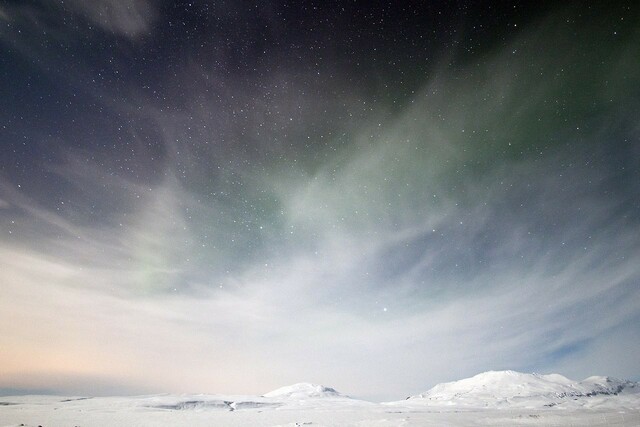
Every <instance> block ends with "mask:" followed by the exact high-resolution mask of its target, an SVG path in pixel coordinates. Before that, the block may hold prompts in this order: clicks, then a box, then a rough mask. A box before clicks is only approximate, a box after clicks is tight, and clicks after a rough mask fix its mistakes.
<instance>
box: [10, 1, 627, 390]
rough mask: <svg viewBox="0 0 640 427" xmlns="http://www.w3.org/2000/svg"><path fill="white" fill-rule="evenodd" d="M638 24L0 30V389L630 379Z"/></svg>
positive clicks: (265, 16) (245, 12)
mask: <svg viewBox="0 0 640 427" xmlns="http://www.w3.org/2000/svg"><path fill="white" fill-rule="evenodd" d="M507 3H509V4H507ZM603 3H604V2H603ZM639 9H640V8H639V6H638V5H637V4H635V3H634V2H631V1H629V2H613V3H607V4H606V5H604V4H603V5H591V6H586V5H585V4H582V3H577V2H576V3H571V2H569V3H567V4H564V5H562V6H559V5H557V4H556V5H554V3H553V2H549V3H545V2H536V3H535V5H533V2H532V3H531V4H529V3H526V2H524V3H523V2H513V3H510V2H505V4H502V5H501V6H497V5H495V4H493V3H492V2H457V3H456V7H452V6H451V4H445V3H444V2H443V3H439V2H428V4H426V5H425V4H422V3H420V2H406V3H394V2H388V3H385V4H376V5H375V6H372V5H367V4H364V3H362V4H361V2H318V3H316V2H296V3H290V4H289V3H285V2H215V1H205V0H194V1H192V2H176V3H174V4H172V5H168V3H167V2H157V1H153V0H131V1H118V0H99V1H95V2H84V1H81V0H67V1H64V2H63V1H62V0H57V1H54V0H52V1H17V2H13V1H6V2H2V3H0V52H1V54H0V72H1V73H2V79H1V83H0V124H1V127H0V289H1V290H2V297H1V298H0V347H1V348H2V351H0V389H2V390H9V391H12V392H14V393H15V392H16V391H21V390H45V391H55V392H60V393H84V394H109V393H117V394H126V393H147V392H164V391H167V392H208V393H217V392H230V393H261V392H266V391H268V390H270V389H273V388H276V387H279V386H282V385H286V384H289V383H295V382H300V381H311V382H316V383H320V384H326V385H329V386H332V387H336V388H337V389H339V390H343V391H344V392H346V393H349V394H352V395H357V396H362V397H370V398H390V399H391V398H402V397H404V396H402V395H400V393H407V392H412V393H418V392H421V391H423V390H425V389H427V388H428V387H430V386H431V385H433V384H435V383H437V382H440V381H450V380H454V379H458V378H463V377H465V376H470V375H473V374H476V373H478V372H481V371H486V370H490V369H515V370H520V371H537V372H560V373H562V374H564V375H567V376H569V377H576V378H582V377H586V376H589V375H595V374H598V375H612V376H618V377H623V378H632V379H633V378H636V379H637V378H638V375H639V372H638V365H637V362H638V359H637V355H638V352H640V262H638V260H639V259H640V143H639V141H638V136H639V134H640V128H639V127H638V118H639V117H640V114H639V113H640V109H639V107H640V89H639V88H640V25H639Z"/></svg>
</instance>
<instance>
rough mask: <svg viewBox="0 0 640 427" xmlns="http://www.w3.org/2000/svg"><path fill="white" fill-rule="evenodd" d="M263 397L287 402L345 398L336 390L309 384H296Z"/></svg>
mask: <svg viewBox="0 0 640 427" xmlns="http://www.w3.org/2000/svg"><path fill="white" fill-rule="evenodd" d="M264 397H270V398H280V399H287V400H306V399H322V398H336V397H342V398H347V396H345V395H343V394H340V393H338V392H337V391H336V390H334V389H332V388H330V387H325V386H322V385H317V384H311V383H298V384H293V385H290V386H286V387H280V388H279V389H276V390H273V391H270V392H269V393H265V394H264Z"/></svg>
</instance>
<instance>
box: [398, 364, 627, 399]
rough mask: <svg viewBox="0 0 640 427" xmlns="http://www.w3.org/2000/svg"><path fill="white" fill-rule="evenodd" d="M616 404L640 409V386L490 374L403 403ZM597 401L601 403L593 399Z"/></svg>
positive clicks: (607, 380)
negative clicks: (613, 401) (609, 401)
mask: <svg viewBox="0 0 640 427" xmlns="http://www.w3.org/2000/svg"><path fill="white" fill-rule="evenodd" d="M619 395H620V397H623V398H624V397H629V399H616V400H618V401H619V402H620V401H624V402H625V403H627V404H628V403H631V404H632V405H633V406H636V405H637V406H640V384H638V383H635V382H631V381H624V380H618V379H615V378H610V377H589V378H587V379H585V380H584V381H579V382H577V381H573V380H570V379H568V378H566V377H564V376H562V375H559V374H548V375H541V374H525V373H521V372H515V371H489V372H484V373H482V374H478V375H476V376H474V377H471V378H466V379H463V380H459V381H453V382H448V383H442V384H438V385H436V386H435V387H433V388H432V389H430V390H429V391H427V392H425V393H421V394H419V395H416V396H411V397H409V398H408V399H407V401H406V403H410V404H426V405H446V406H466V407H500V406H512V405H519V406H527V407H543V406H555V405H560V404H565V403H567V402H570V404H573V405H576V404H578V405H583V406H584V405H589V406H591V405H593V404H603V403H604V400H606V399H604V400H603V399H602V398H605V397H612V396H619ZM596 398H600V399H596Z"/></svg>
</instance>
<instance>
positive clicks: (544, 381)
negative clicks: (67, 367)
mask: <svg viewBox="0 0 640 427" xmlns="http://www.w3.org/2000/svg"><path fill="white" fill-rule="evenodd" d="M21 425H22V426H34V427H35V426H43V427H58V426H59V427H62V426H64V427H73V426H78V427H91V426H101V427H102V426H189V427H193V426H291V427H293V426H305V425H306V426H520V425H540V426H571V425H573V426H640V387H639V385H638V383H633V382H629V381H621V380H615V379H611V378H606V377H591V378H588V379H586V380H584V381H581V382H575V381H571V380H569V379H567V378H565V377H563V376H561V375H557V374H552V375H537V374H522V373H518V372H513V371H502V372H486V373H483V374H480V375H476V376H475V377H472V378H468V379H465V380H460V381H455V382H451V383H444V384H439V385H437V386H435V387H433V388H432V389H431V390H429V391H427V392H425V393H423V394H420V395H418V396H413V397H411V398H409V399H407V400H403V401H399V402H387V403H372V402H366V401H362V400H358V399H353V398H350V397H348V396H345V395H343V394H341V393H339V392H337V391H336V390H334V389H332V388H329V387H323V386H319V385H313V384H306V383H302V384H295V385H292V386H288V387H283V388H280V389H277V390H274V391H272V392H269V393H266V394H264V395H262V396H220V395H154V396H137V397H95V398H87V397H60V396H13V397H0V426H21Z"/></svg>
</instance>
